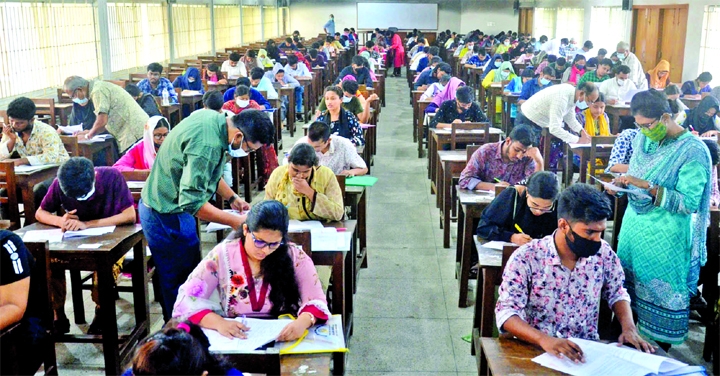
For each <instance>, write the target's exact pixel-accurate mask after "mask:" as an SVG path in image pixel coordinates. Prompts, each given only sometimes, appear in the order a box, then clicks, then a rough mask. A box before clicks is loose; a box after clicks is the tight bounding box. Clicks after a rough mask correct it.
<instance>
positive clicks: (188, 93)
mask: <svg viewBox="0 0 720 376" xmlns="http://www.w3.org/2000/svg"><path fill="white" fill-rule="evenodd" d="M180 95H181V96H183V97H194V96H196V95H202V94H200V91H198V90H183V91H182V92H180Z"/></svg>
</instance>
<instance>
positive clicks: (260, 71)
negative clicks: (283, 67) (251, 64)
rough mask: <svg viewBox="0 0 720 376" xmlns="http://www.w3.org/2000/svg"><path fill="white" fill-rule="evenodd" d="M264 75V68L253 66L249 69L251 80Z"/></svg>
mask: <svg viewBox="0 0 720 376" xmlns="http://www.w3.org/2000/svg"><path fill="white" fill-rule="evenodd" d="M264 76H265V70H263V69H262V68H260V67H255V68H253V69H252V70H251V71H250V78H252V79H253V80H259V79H261V78H263V77H264Z"/></svg>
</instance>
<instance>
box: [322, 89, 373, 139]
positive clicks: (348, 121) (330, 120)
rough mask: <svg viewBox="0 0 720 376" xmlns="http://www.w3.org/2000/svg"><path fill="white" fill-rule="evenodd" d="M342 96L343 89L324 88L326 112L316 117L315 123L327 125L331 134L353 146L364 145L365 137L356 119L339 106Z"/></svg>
mask: <svg viewBox="0 0 720 376" xmlns="http://www.w3.org/2000/svg"><path fill="white" fill-rule="evenodd" d="M344 96H345V95H344V93H343V89H341V88H339V87H337V86H334V85H333V86H328V87H326V88H325V95H324V99H325V106H327V111H325V112H324V113H323V114H322V115H320V116H318V118H317V119H316V121H320V122H323V123H325V124H327V125H329V126H330V127H331V129H332V133H333V134H338V135H340V136H342V137H345V138H347V139H348V140H350V141H351V142H352V143H353V144H354V145H355V146H361V145H365V137H364V136H363V130H362V127H361V126H360V123H359V122H358V119H357V117H356V116H355V115H354V114H353V113H352V112H350V111H348V110H346V109H344V108H343V107H342V106H341V104H342V100H341V98H343V97H344Z"/></svg>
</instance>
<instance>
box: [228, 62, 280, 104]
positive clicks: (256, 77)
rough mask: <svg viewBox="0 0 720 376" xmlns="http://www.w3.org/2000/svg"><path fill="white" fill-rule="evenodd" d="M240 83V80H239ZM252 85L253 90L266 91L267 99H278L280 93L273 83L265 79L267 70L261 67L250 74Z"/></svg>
mask: <svg viewBox="0 0 720 376" xmlns="http://www.w3.org/2000/svg"><path fill="white" fill-rule="evenodd" d="M238 83H239V80H238ZM250 84H251V85H252V87H253V88H255V89H257V90H258V91H264V92H266V93H267V99H271V100H272V99H278V97H279V96H278V92H277V91H276V90H275V87H274V86H273V83H272V81H270V79H269V78H267V77H265V70H264V69H263V68H260V67H255V68H253V70H252V71H251V72H250Z"/></svg>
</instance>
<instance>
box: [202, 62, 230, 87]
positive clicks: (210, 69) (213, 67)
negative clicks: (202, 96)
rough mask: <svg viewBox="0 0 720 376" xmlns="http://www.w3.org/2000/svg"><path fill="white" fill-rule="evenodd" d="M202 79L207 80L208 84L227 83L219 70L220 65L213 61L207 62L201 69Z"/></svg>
mask: <svg viewBox="0 0 720 376" xmlns="http://www.w3.org/2000/svg"><path fill="white" fill-rule="evenodd" d="M202 79H203V80H205V81H207V83H208V84H217V85H226V84H227V83H228V82H227V79H226V78H225V75H223V74H222V72H221V71H220V67H218V66H217V64H215V63H210V64H208V66H207V68H205V70H204V71H203V77H202Z"/></svg>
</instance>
